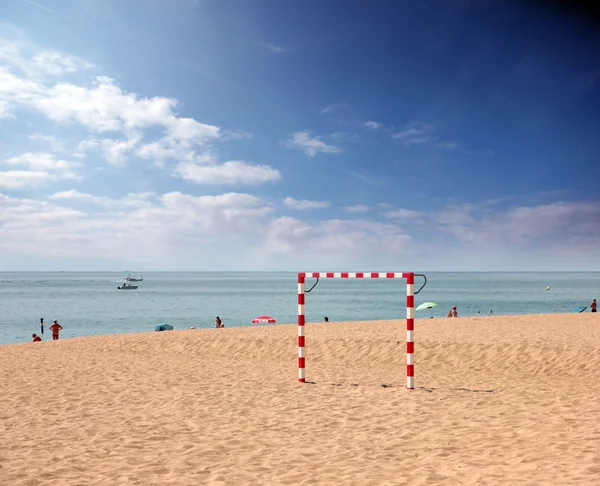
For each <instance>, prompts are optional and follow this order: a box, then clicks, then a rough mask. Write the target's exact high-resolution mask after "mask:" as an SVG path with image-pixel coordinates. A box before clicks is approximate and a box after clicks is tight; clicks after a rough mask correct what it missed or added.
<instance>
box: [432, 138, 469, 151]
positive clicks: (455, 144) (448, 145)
mask: <svg viewBox="0 0 600 486" xmlns="http://www.w3.org/2000/svg"><path fill="white" fill-rule="evenodd" d="M462 145H463V144H462V142H460V141H459V140H451V141H447V142H436V143H435V148H443V149H449V150H454V149H457V148H460V147H462Z"/></svg>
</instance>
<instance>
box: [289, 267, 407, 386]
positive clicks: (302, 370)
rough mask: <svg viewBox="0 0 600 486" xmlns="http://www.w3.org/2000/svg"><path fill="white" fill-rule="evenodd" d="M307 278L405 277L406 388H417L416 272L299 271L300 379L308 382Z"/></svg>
mask: <svg viewBox="0 0 600 486" xmlns="http://www.w3.org/2000/svg"><path fill="white" fill-rule="evenodd" d="M307 278H403V279H406V388H408V389H409V390H414V388H415V365H414V361H413V355H414V352H415V343H414V329H415V319H414V317H415V274H414V273H413V272H371V273H365V272H299V273H298V381H299V382H300V383H304V382H306V375H305V370H306V356H305V353H304V349H305V347H306V339H305V335H304V327H305V326H304V324H305V320H304V294H305V292H304V284H305V280H306V279H307Z"/></svg>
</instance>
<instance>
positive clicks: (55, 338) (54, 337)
mask: <svg viewBox="0 0 600 486" xmlns="http://www.w3.org/2000/svg"><path fill="white" fill-rule="evenodd" d="M50 330H51V331H52V340H53V341H58V333H59V332H60V331H62V326H61V325H60V324H59V323H58V321H57V320H55V321H54V322H53V323H52V325H51V326H50Z"/></svg>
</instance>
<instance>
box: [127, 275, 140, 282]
mask: <svg viewBox="0 0 600 486" xmlns="http://www.w3.org/2000/svg"><path fill="white" fill-rule="evenodd" d="M125 281H126V282H143V281H144V276H143V275H141V276H140V278H137V277H132V276H131V275H127V277H125Z"/></svg>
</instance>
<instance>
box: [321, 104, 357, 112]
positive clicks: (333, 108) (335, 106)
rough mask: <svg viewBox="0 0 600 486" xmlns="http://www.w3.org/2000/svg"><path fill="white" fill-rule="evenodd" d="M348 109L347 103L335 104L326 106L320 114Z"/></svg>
mask: <svg viewBox="0 0 600 486" xmlns="http://www.w3.org/2000/svg"><path fill="white" fill-rule="evenodd" d="M348 108H350V105H348V103H335V104H333V105H327V106H326V107H325V108H323V109H322V110H321V113H325V114H327V113H331V112H332V111H337V110H347V109H348Z"/></svg>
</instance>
